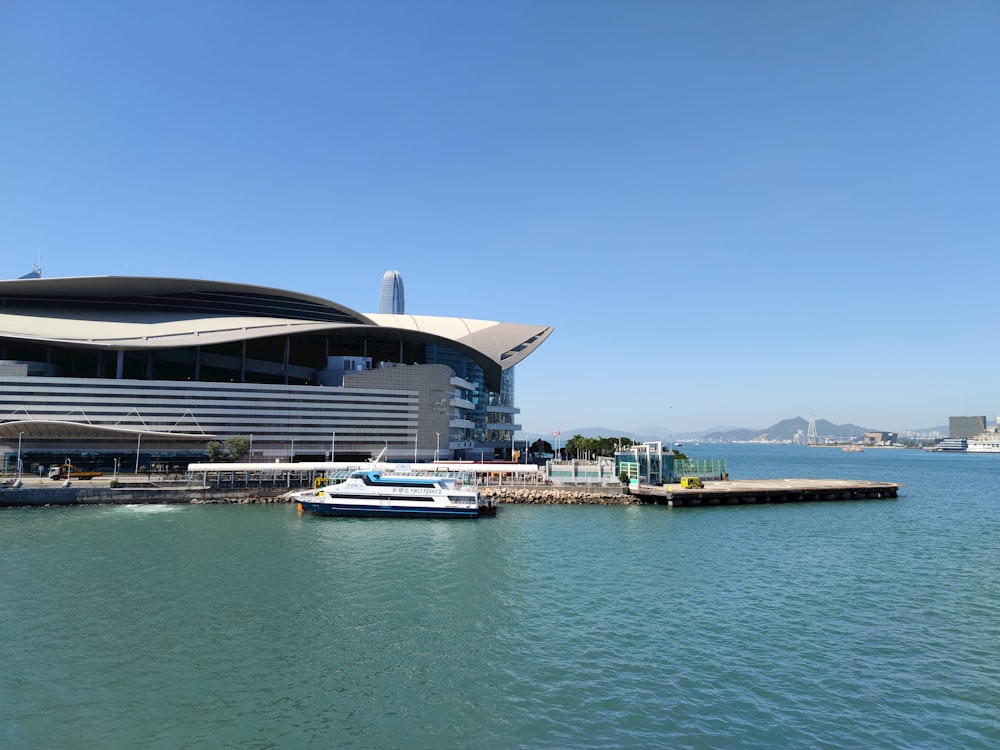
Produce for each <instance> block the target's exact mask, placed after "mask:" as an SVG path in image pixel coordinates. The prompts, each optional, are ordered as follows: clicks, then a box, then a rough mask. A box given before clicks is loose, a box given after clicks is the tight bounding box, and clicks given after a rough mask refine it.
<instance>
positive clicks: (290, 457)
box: [288, 438, 295, 463]
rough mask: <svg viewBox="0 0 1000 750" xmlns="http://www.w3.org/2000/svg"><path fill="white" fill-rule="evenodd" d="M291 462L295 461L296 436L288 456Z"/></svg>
mask: <svg viewBox="0 0 1000 750" xmlns="http://www.w3.org/2000/svg"><path fill="white" fill-rule="evenodd" d="M288 461H289V463H295V438H292V447H291V449H290V451H289V456H288Z"/></svg>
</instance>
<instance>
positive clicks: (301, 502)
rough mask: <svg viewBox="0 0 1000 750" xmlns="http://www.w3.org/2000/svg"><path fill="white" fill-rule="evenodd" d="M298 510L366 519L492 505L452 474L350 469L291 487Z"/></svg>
mask: <svg viewBox="0 0 1000 750" xmlns="http://www.w3.org/2000/svg"><path fill="white" fill-rule="evenodd" d="M292 499H293V500H294V501H295V502H296V503H297V504H298V508H299V510H302V511H307V512H309V513H315V514H316V515H319V516H355V517H358V516H361V517H368V518H478V517H479V516H490V515H495V514H496V505H495V504H494V503H493V502H492V501H490V500H486V499H484V498H483V497H482V496H481V495H480V494H479V490H478V489H477V488H476V487H475V486H468V485H465V484H464V483H463V484H459V481H458V479H457V478H455V477H445V476H409V475H405V476H404V475H388V476H387V475H384V474H382V473H381V472H379V471H372V470H361V471H355V472H353V473H352V474H351V475H350V476H349V477H348V478H347V479H346V480H345V481H343V482H341V483H340V484H331V485H327V486H326V487H320V488H317V489H314V490H307V491H304V492H296V493H293V494H292Z"/></svg>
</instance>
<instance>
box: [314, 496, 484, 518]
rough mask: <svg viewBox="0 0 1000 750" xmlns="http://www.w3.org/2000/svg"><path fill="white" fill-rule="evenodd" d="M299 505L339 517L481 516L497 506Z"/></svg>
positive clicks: (319, 514)
mask: <svg viewBox="0 0 1000 750" xmlns="http://www.w3.org/2000/svg"><path fill="white" fill-rule="evenodd" d="M298 506H299V509H300V510H303V511H307V512H309V513H314V514H316V515H317V516H333V517H338V518H479V517H480V516H486V515H495V514H496V508H495V506H478V507H468V508H443V507H426V508H417V507H413V506H392V505H379V504H359V503H351V504H342V503H329V502H327V503H312V502H309V501H307V500H299V503H298Z"/></svg>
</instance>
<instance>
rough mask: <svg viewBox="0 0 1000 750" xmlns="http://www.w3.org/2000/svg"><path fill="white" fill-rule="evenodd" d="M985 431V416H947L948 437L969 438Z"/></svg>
mask: <svg viewBox="0 0 1000 750" xmlns="http://www.w3.org/2000/svg"><path fill="white" fill-rule="evenodd" d="M983 432H986V417H985V416H980V417H948V437H953V438H970V437H976V435H979V434H980V433H983Z"/></svg>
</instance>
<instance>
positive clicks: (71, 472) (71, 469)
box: [49, 464, 104, 480]
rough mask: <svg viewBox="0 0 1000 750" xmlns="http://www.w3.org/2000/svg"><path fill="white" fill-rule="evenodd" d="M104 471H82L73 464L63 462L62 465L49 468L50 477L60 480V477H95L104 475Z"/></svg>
mask: <svg viewBox="0 0 1000 750" xmlns="http://www.w3.org/2000/svg"><path fill="white" fill-rule="evenodd" d="M103 476H104V474H103V472H100V471H81V470H80V469H78V468H76V467H75V466H73V464H63V465H62V466H53V467H52V468H51V469H49V479H53V480H59V479H93V478H94V477H103Z"/></svg>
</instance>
